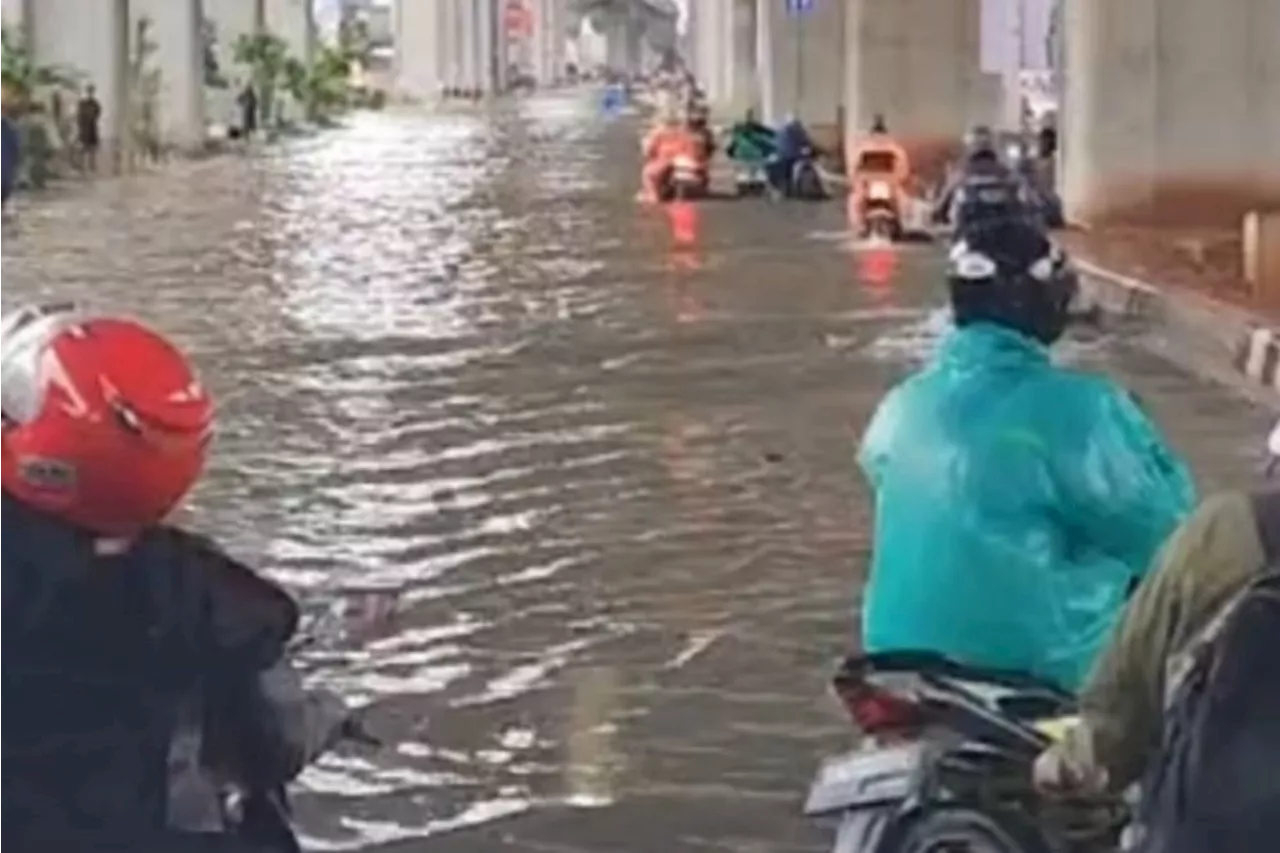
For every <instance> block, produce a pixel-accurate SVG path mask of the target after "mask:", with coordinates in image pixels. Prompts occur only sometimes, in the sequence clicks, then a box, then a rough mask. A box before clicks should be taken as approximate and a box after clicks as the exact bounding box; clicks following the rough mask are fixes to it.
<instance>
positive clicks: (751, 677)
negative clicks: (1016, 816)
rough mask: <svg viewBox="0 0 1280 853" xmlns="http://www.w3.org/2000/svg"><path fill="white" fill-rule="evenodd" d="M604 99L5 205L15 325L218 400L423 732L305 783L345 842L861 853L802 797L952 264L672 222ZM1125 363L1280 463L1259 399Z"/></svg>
mask: <svg viewBox="0 0 1280 853" xmlns="http://www.w3.org/2000/svg"><path fill="white" fill-rule="evenodd" d="M594 113H595V110H594V107H593V103H592V101H591V100H590V99H589V98H587V97H585V96H584V97H581V98H579V97H576V96H563V97H550V98H537V99H530V100H526V101H522V102H519V103H517V104H513V105H509V106H506V107H503V108H501V109H499V110H497V111H495V112H493V113H480V112H476V113H472V114H458V115H451V116H435V117H428V116H418V115H395V114H386V115H375V116H360V117H357V118H356V119H354V120H353V121H352V123H351V126H350V127H348V128H346V129H344V130H341V131H337V132H334V133H331V134H327V135H325V136H322V137H319V138H316V139H313V140H307V141H303V142H299V143H296V144H291V145H286V146H282V147H279V148H275V149H271V150H269V151H266V152H262V153H260V154H258V155H255V156H253V157H247V158H240V157H226V158H221V159H215V160H209V161H204V162H200V163H177V164H174V165H173V166H172V168H170V169H167V170H166V171H165V172H164V173H163V174H158V175H153V176H149V177H144V178H139V179H136V180H132V181H126V182H114V183H113V182H103V183H102V184H98V185H95V186H93V187H89V188H84V189H82V190H77V191H76V193H75V194H73V195H71V196H68V197H66V198H54V199H50V200H48V201H47V202H45V203H43V204H40V205H37V206H28V207H27V208H26V209H24V210H21V211H20V212H19V215H18V216H17V217H16V218H15V220H14V221H12V222H10V223H9V224H7V225H6V226H5V234H4V272H5V285H6V286H5V288H4V294H3V296H4V304H5V307H6V308H8V307H9V306H11V305H12V304H13V303H14V302H15V301H17V300H20V299H29V298H32V297H35V296H52V297H56V298H60V299H66V298H76V299H81V300H87V301H89V302H91V303H93V304H97V305H102V306H107V307H111V308H121V307H123V308H125V309H127V310H131V311H136V312H138V313H140V314H143V315H145V316H146V317H147V318H148V319H150V320H151V321H153V322H154V323H156V324H158V325H159V326H161V327H162V328H164V329H166V330H168V331H170V332H171V333H173V334H175V335H177V336H178V337H179V338H180V339H181V340H182V341H183V342H184V343H185V344H186V345H188V346H190V347H191V348H192V350H193V351H194V352H195V353H196V356H197V358H198V359H199V361H200V364H201V365H202V366H203V369H204V371H205V373H206V374H207V379H208V381H209V384H210V386H211V387H212V388H213V389H214V390H215V392H216V393H217V395H218V399H219V401H220V404H221V431H220V434H219V439H218V444H217V453H216V458H215V460H214V462H213V467H212V470H211V471H210V473H209V476H208V478H207V482H206V483H205V484H204V486H203V487H202V489H201V491H200V493H199V494H198V495H197V496H196V500H195V501H194V509H193V519H194V523H196V524H198V525H199V526H200V527H202V528H204V529H207V530H210V531H213V532H215V533H216V534H217V535H219V536H220V537H222V538H223V539H225V540H226V541H227V542H228V544H229V545H230V547H231V548H232V549H233V550H234V551H235V552H237V553H238V554H240V555H242V556H244V557H246V558H247V559H249V560H252V561H256V562H257V564H259V565H261V566H263V567H264V569H266V570H267V571H269V572H271V573H272V574H273V575H274V576H275V577H277V578H279V579H280V580H281V581H283V582H284V583H286V584H288V585H289V586H290V588H291V589H293V590H294V591H295V592H296V593H297V594H298V595H299V596H300V597H301V599H302V601H303V604H304V609H305V610H306V613H307V617H308V625H309V628H308V631H309V634H310V636H311V642H310V643H309V644H308V645H307V647H306V653H305V665H306V667H307V668H308V670H309V672H310V674H311V677H313V678H315V679H317V680H318V681H321V682H323V683H326V684H328V685H330V686H332V687H334V688H335V689H337V690H340V691H341V692H342V693H344V694H345V695H346V696H348V697H349V698H350V699H352V700H353V701H356V702H359V703H361V704H365V705H369V706H370V714H371V723H372V726H373V728H375V730H377V731H378V733H379V734H380V735H382V736H383V737H384V738H385V739H386V740H387V741H388V743H389V744H390V745H389V746H388V747H386V748H385V749H382V750H376V751H353V752H344V753H342V754H338V755H333V756H329V757H327V758H325V759H324V761H322V762H321V764H320V766H318V767H314V768H311V769H310V770H308V771H307V773H306V775H305V777H304V778H303V780H302V782H303V784H302V787H303V789H304V790H303V793H302V795H301V796H300V798H299V802H298V813H299V816H300V819H301V821H302V823H303V825H304V826H305V828H306V832H307V835H308V838H309V843H310V844H311V845H312V846H313V847H314V848H315V849H355V848H361V847H370V846H379V845H388V846H390V847H393V848H394V847H396V846H397V845H400V844H403V846H401V847H400V849H417V848H416V846H415V842H417V841H420V839H421V838H423V837H426V836H431V837H432V840H431V846H432V849H433V850H435V849H457V850H466V851H484V853H490V851H494V850H498V849H502V848H510V849H525V850H548V849H554V850H558V851H577V850H583V851H598V850H635V851H645V853H652V851H654V850H666V851H681V850H687V851H695V850H697V851H701V850H705V849H721V850H748V849H768V850H771V851H785V850H807V849H818V848H820V847H822V845H823V843H824V841H826V840H827V839H826V838H825V836H824V834H823V833H822V832H820V831H818V830H816V829H814V828H811V827H809V826H808V825H807V824H806V823H805V822H804V821H802V820H801V819H800V818H799V816H798V814H797V810H798V803H799V799H800V796H801V794H802V792H803V789H804V786H805V784H806V783H807V781H808V779H809V775H810V773H811V771H812V770H813V768H814V766H815V763H816V760H817V758H818V757H819V756H820V755H821V754H822V753H824V752H826V751H829V750H833V749H839V748H841V747H842V745H843V744H844V742H845V740H844V738H845V735H844V733H843V730H842V726H841V723H840V719H839V717H838V715H837V714H835V713H834V712H833V710H832V708H831V707H829V705H828V703H827V702H826V701H825V698H824V691H825V684H824V682H825V676H826V669H827V665H828V662H829V661H830V660H832V659H833V658H834V657H835V656H836V655H838V654H839V653H840V652H841V651H842V650H843V648H844V647H845V645H846V644H847V642H848V638H849V637H850V636H851V633H852V620H851V619H850V611H851V607H852V605H853V603H854V601H855V591H856V582H857V577H858V572H859V571H860V567H861V565H863V562H864V560H865V557H866V553H867V550H868V548H869V542H868V532H867V531H868V525H867V518H868V514H869V511H870V509H869V506H868V503H867V501H866V497H865V494H864V491H863V487H862V485H861V483H860V480H859V477H858V475H857V473H856V471H855V470H854V466H853V451H854V445H855V442H856V440H857V436H858V434H859V432H860V430H861V428H862V425H863V423H864V422H865V419H866V418H867V416H868V415H869V413H870V412H871V410H872V408H873V407H874V405H875V403H876V402H877V400H878V399H879V397H880V395H881V394H882V392H883V390H884V388H885V387H886V386H887V385H888V384H889V383H890V382H892V381H894V380H896V379H897V378H898V377H899V376H901V375H902V373H903V372H904V371H905V370H906V369H907V368H908V367H909V366H910V365H912V364H914V363H915V362H916V361H917V360H918V359H920V358H922V357H923V355H924V354H925V353H926V352H927V351H928V349H929V347H931V346H932V345H933V344H934V343H935V342H936V340H937V338H938V336H939V334H941V333H942V332H943V331H944V330H945V315H944V313H943V312H941V311H940V310H936V309H937V306H939V305H940V304H941V301H942V298H943V294H942V289H941V286H940V274H941V273H940V270H941V265H940V260H939V259H938V258H937V257H936V255H935V254H933V253H930V252H928V251H925V250H904V251H901V252H899V253H897V254H895V255H894V256H893V257H892V258H885V257H881V258H879V259H878V260H877V259H876V258H875V257H874V256H873V257H872V258H867V257H865V256H864V255H859V254H858V253H856V252H855V253H850V252H848V251H845V250H843V249H842V248H841V245H840V244H841V243H843V242H844V240H845V236H846V235H845V233H844V229H843V225H842V222H841V217H842V212H841V210H840V209H839V205H829V206H823V205H818V206H810V205H786V204H781V205H774V204H768V203H765V202H758V203H757V202H742V203H737V202H724V203H719V202H716V203H705V204H704V203H692V204H684V205H672V206H668V207H664V208H652V207H641V206H638V205H636V204H635V203H634V200H633V192H634V188H635V180H636V175H637V172H638V165H637V164H636V162H635V157H636V132H637V131H636V129H635V127H634V126H632V125H630V124H628V123H627V122H612V123H605V122H601V121H599V120H598V119H596V118H595V117H594ZM811 238H814V239H811ZM1119 352H1120V355H1121V357H1122V364H1123V366H1124V368H1125V370H1126V371H1128V375H1129V376H1130V377H1131V378H1132V379H1133V380H1134V381H1135V382H1137V383H1138V385H1139V387H1140V390H1141V391H1142V393H1143V395H1144V397H1146V398H1147V400H1148V401H1149V402H1150V403H1151V404H1152V405H1153V406H1154V407H1155V408H1156V410H1157V411H1158V412H1160V413H1162V414H1163V415H1164V416H1165V417H1166V420H1167V422H1168V423H1169V425H1170V427H1171V428H1172V429H1174V431H1175V435H1176V437H1178V438H1179V439H1180V440H1181V441H1183V443H1184V446H1187V447H1188V448H1190V449H1191V450H1193V451H1194V456H1195V458H1196V460H1197V461H1198V462H1200V463H1201V464H1202V466H1203V467H1204V470H1206V471H1208V472H1209V473H1210V476H1211V477H1216V478H1217V479H1218V480H1223V479H1227V478H1229V476H1230V475H1231V473H1232V472H1239V473H1240V474H1244V473H1246V472H1247V471H1248V470H1249V467H1248V465H1247V464H1246V463H1245V461H1244V460H1243V459H1242V458H1241V457H1242V455H1243V454H1244V453H1245V452H1246V450H1245V449H1246V448H1252V447H1253V446H1254V444H1253V443H1252V441H1246V440H1245V438H1249V439H1252V438H1254V437H1255V434H1256V435H1261V429H1262V427H1263V424H1261V423H1255V422H1258V421H1259V416H1256V415H1254V414H1253V413H1251V412H1249V411H1248V410H1247V409H1245V408H1244V407H1243V406H1242V405H1240V404H1237V403H1234V402H1233V401H1232V400H1230V399H1224V398H1223V396H1222V395H1220V394H1218V393H1216V392H1214V391H1213V390H1212V389H1209V388H1206V387H1202V386H1199V385H1196V384H1194V383H1191V382H1190V381H1189V380H1187V379H1186V378H1185V377H1183V376H1180V375H1179V374H1176V373H1172V372H1170V371H1169V370H1168V369H1167V368H1164V367H1163V366H1161V365H1159V364H1157V363H1155V362H1153V361H1152V360H1150V359H1145V358H1143V357H1141V356H1136V355H1133V354H1131V353H1127V352H1125V351H1124V350H1123V349H1121V350H1119ZM1116 353H1117V350H1116V347H1115V346H1113V345H1112V342H1110V341H1103V342H1102V344H1100V345H1099V346H1096V347H1094V348H1092V349H1089V350H1088V351H1087V352H1084V353H1083V354H1082V355H1081V357H1082V358H1083V359H1084V360H1085V361H1087V362H1090V363H1094V364H1098V363H1102V362H1104V361H1106V360H1114V359H1115V357H1116ZM1188 401H1190V402H1188ZM1255 426H1256V430H1255V429H1254V427H1255Z"/></svg>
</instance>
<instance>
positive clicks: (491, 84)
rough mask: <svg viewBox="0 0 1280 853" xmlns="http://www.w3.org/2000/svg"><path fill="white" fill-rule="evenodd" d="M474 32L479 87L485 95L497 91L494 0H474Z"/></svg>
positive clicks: (496, 12) (496, 11) (496, 20)
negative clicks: (476, 38)
mask: <svg viewBox="0 0 1280 853" xmlns="http://www.w3.org/2000/svg"><path fill="white" fill-rule="evenodd" d="M476 33H477V36H478V37H479V44H478V50H479V52H480V59H479V65H480V88H481V90H482V91H483V92H484V93H485V94H486V95H493V94H494V93H496V92H497V91H498V10H497V3H496V0H476Z"/></svg>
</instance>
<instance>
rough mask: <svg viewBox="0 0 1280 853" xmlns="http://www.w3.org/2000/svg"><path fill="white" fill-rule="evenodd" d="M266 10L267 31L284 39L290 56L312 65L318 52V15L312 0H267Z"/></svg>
mask: <svg viewBox="0 0 1280 853" xmlns="http://www.w3.org/2000/svg"><path fill="white" fill-rule="evenodd" d="M264 12H265V14H264V23H265V25H266V29H267V31H268V32H270V33H272V34H273V35H275V36H278V37H279V38H281V39H284V43H285V44H286V45H288V46H289V55H290V56H293V57H295V58H297V59H300V60H302V61H303V62H304V63H306V64H307V65H310V64H311V62H312V61H313V60H314V59H315V52H316V16H315V10H314V8H313V4H312V2H311V0H266V6H265V9H264Z"/></svg>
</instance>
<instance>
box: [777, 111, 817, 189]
mask: <svg viewBox="0 0 1280 853" xmlns="http://www.w3.org/2000/svg"><path fill="white" fill-rule="evenodd" d="M813 152H814V145H813V140H812V139H811V138H810V137H809V131H808V130H807V129H806V128H805V126H804V123H803V122H801V121H800V119H799V117H797V116H795V115H788V116H787V118H786V120H785V121H784V122H783V123H782V127H780V128H779V129H778V135H777V144H776V146H775V151H774V159H773V161H772V162H770V164H769V168H768V170H767V171H768V177H769V185H770V186H771V187H773V189H774V190H775V191H776V192H778V193H779V194H781V195H784V196H789V195H791V194H792V190H793V187H792V186H791V183H792V176H793V175H794V174H795V170H796V165H797V164H799V163H801V162H802V161H804V160H805V159H807V158H809V157H812V156H813Z"/></svg>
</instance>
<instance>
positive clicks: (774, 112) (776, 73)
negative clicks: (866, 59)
mask: <svg viewBox="0 0 1280 853" xmlns="http://www.w3.org/2000/svg"><path fill="white" fill-rule="evenodd" d="M888 2H893V0H888ZM951 2H953V0H944V2H941V3H938V5H948V4H950V3H951ZM787 5H788V4H786V3H782V2H777V0H758V3H757V5H756V15H757V21H756V26H757V27H758V28H759V30H760V31H761V33H762V34H760V35H758V37H757V40H756V44H757V49H758V57H757V66H758V68H759V69H760V71H759V73H760V76H761V83H762V85H761V102H762V103H761V106H762V111H763V113H764V121H765V122H772V123H779V122H781V121H782V120H783V118H784V116H786V115H787V114H794V115H796V116H798V117H799V118H800V119H801V120H802V121H804V122H805V123H806V124H809V125H813V126H815V127H819V128H827V129H831V128H834V127H835V126H836V125H837V119H838V116H839V114H840V108H841V105H842V103H843V101H844V95H845V92H844V87H843V86H842V85H841V80H842V79H843V77H844V68H843V67H842V66H843V63H844V54H845V36H844V33H845V28H846V26H845V23H846V22H845V18H846V15H847V14H848V11H849V8H848V7H849V5H850V0H828V2H822V0H815V2H813V4H812V8H811V10H810V11H809V12H807V13H804V14H801V15H791V14H788V13H787ZM837 137H838V133H837Z"/></svg>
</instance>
